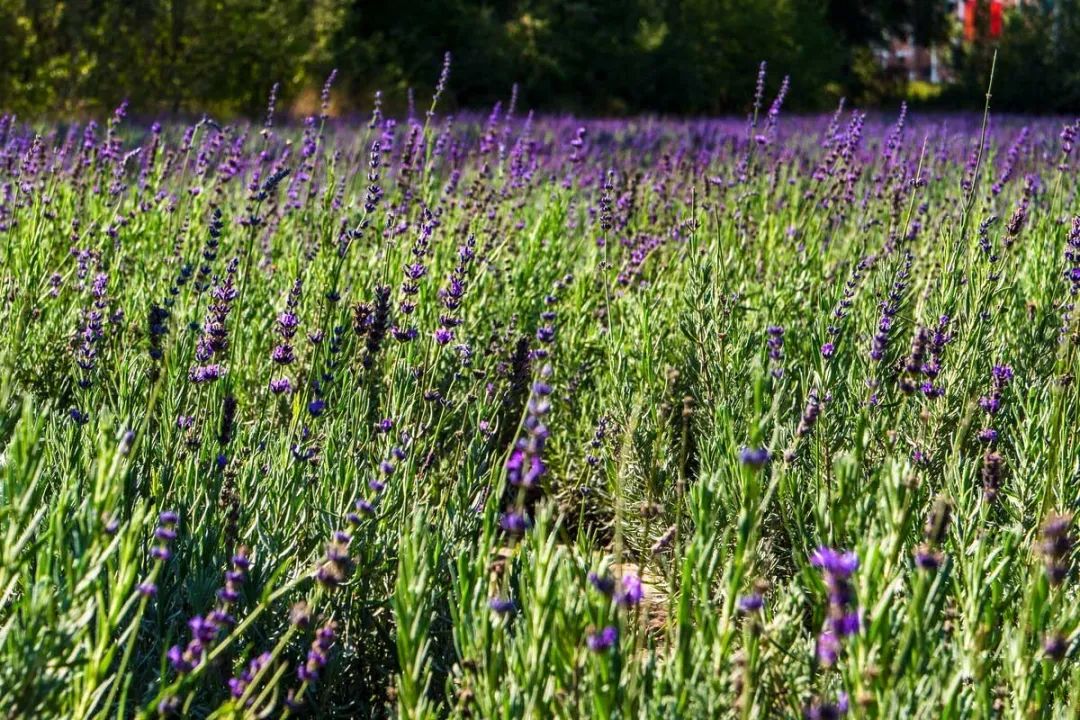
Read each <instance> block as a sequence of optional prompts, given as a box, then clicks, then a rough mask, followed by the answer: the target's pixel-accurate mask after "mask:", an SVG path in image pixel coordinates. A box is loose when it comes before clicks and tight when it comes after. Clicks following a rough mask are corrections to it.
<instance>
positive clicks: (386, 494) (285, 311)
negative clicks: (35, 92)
mask: <svg viewBox="0 0 1080 720" xmlns="http://www.w3.org/2000/svg"><path fill="white" fill-rule="evenodd" d="M764 70H765V69H764V67H763V68H762V75H761V77H760V79H759V84H758V95H757V98H756V99H755V100H754V106H753V107H754V109H753V113H752V115H751V116H750V117H745V116H741V117H736V118H730V119H702V120H675V119H670V120H664V119H655V118H644V117H643V118H638V119H624V120H602V119H591V120H583V119H578V118H573V117H569V116H540V115H533V114H531V113H529V112H528V109H527V108H523V107H518V106H517V103H516V102H515V99H514V98H513V97H508V98H507V101H506V102H505V103H503V104H501V105H497V106H495V107H494V108H493V109H491V110H490V113H482V114H476V115H468V114H462V115H459V116H458V117H450V116H448V115H446V114H445V113H443V112H441V111H440V108H439V105H438V99H439V94H440V93H441V91H442V89H443V87H444V86H445V82H446V77H445V71H444V76H443V78H442V80H441V81H440V83H439V86H438V88H437V90H436V97H435V98H433V99H432V100H431V103H430V109H429V107H428V106H427V103H426V102H425V103H423V104H422V106H421V107H419V108H418V109H416V110H414V111H411V112H410V113H408V115H407V116H402V117H390V116H389V114H384V113H383V112H382V111H381V110H380V109H379V105H378V103H376V110H375V112H374V114H373V115H371V116H370V117H353V118H337V117H330V116H329V112H328V97H329V92H330V82H332V78H331V80H328V81H327V83H328V84H327V88H326V89H325V90H324V94H323V109H322V113H321V114H316V115H313V116H312V117H310V118H308V119H307V120H306V121H305V122H303V123H302V124H301V123H297V122H293V121H286V120H285V119H284V118H282V117H281V114H280V113H275V109H274V98H273V96H271V98H270V106H269V108H268V112H267V114H266V116H265V118H263V119H259V120H255V121H252V122H251V123H233V124H224V123H220V124H219V123H218V122H216V121H214V120H213V119H212V118H209V117H205V118H203V119H202V120H200V121H198V122H195V123H191V124H184V123H181V122H164V123H162V124H158V123H154V124H150V123H149V122H144V121H142V120H137V119H135V118H127V117H125V115H126V109H125V107H123V106H121V107H120V108H118V109H117V110H116V112H115V114H114V115H113V116H112V117H111V118H109V119H108V120H106V121H103V122H101V124H98V123H95V122H89V123H78V124H63V125H60V124H51V125H45V124H40V123H26V122H23V121H22V120H20V119H19V118H17V117H13V116H10V115H8V116H3V118H2V119H0V240H2V242H0V261H2V262H0V288H2V291H3V301H2V303H0V534H2V536H3V545H2V550H0V717H5V718H8V717H10V718H21V717H41V718H46V717H47V718H112V717H120V718H126V717H157V716H159V715H160V716H177V717H197V718H206V717H211V718H239V717H275V718H277V717H327V718H346V717H348V718H354V717H364V718H366V717H401V718H436V717H438V718H441V717H453V718H466V717H472V718H507V719H509V718H523V717H527V718H566V719H577V718H707V717H708V718H711V717H739V718H798V717H805V718H811V719H813V720H819V719H820V720H825V719H827V718H838V717H842V716H848V717H859V718H863V717H865V718H899V717H914V718H935V719H936V718H971V717H978V718H987V717H1003V718H1068V717H1078V716H1080V664H1078V663H1077V656H1078V654H1080V650H1078V648H1077V644H1078V638H1080V603H1078V602H1077V600H1078V597H1080V592H1078V582H1080V578H1077V577H1076V575H1075V573H1074V572H1073V565H1074V564H1075V554H1076V551H1075V535H1076V529H1075V527H1074V523H1073V513H1075V512H1076V511H1077V509H1078V507H1077V506H1078V502H1080V411H1078V409H1077V408H1078V403H1080V386H1078V380H1077V378H1076V375H1077V373H1078V370H1080V317H1078V314H1080V311H1078V310H1077V309H1076V308H1075V307H1074V303H1075V302H1076V298H1077V296H1078V294H1080V173H1078V171H1077V168H1078V167H1080V157H1078V155H1080V151H1077V150H1075V149H1074V144H1075V143H1076V141H1077V134H1078V132H1080V121H1078V120H1077V119H1075V118H1070V117H1065V118H1023V117H1015V116H999V115H997V114H995V113H994V112H993V102H992V100H991V101H990V105H989V112H988V113H986V114H985V115H984V113H983V112H982V108H977V109H974V110H973V112H972V113H971V114H970V115H941V116H935V115H925V114H918V113H911V114H908V113H907V111H906V109H905V108H902V107H901V108H897V109H896V110H894V111H893V112H888V113H872V114H867V113H863V112H861V111H860V110H859V109H857V108H851V107H845V106H843V105H842V106H841V107H840V108H838V109H837V111H836V112H835V114H828V115H824V116H788V115H785V114H784V112H783V99H784V94H785V91H786V89H787V87H788V81H787V79H784V80H783V81H782V82H781V80H780V78H774V77H771V76H767V75H766V74H765V72H764ZM796 80H797V79H796Z"/></svg>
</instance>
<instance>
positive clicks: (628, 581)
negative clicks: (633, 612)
mask: <svg viewBox="0 0 1080 720" xmlns="http://www.w3.org/2000/svg"><path fill="white" fill-rule="evenodd" d="M644 597H645V589H644V588H643V587H642V585H641V578H639V577H638V576H637V575H634V574H633V573H628V574H626V575H623V577H622V588H621V589H620V590H619V591H618V592H617V593H615V602H616V603H617V604H619V605H622V606H623V607H632V606H634V605H637V604H638V603H640V602H641V600H642V598H644Z"/></svg>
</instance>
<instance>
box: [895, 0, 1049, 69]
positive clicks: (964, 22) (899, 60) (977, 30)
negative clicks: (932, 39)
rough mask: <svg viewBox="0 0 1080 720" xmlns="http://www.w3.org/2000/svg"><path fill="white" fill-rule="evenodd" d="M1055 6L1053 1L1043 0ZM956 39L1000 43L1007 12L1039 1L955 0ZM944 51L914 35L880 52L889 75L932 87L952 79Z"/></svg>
mask: <svg viewBox="0 0 1080 720" xmlns="http://www.w3.org/2000/svg"><path fill="white" fill-rule="evenodd" d="M1041 1H1042V2H1043V3H1044V4H1052V0H1041ZM955 2H956V5H955V10H956V20H957V26H956V27H957V29H958V30H960V31H961V33H962V35H961V34H960V33H958V34H957V39H959V37H961V36H962V38H963V41H964V42H975V41H976V40H991V41H993V40H997V39H999V38H1000V37H1001V36H1002V33H1003V32H1004V31H1005V13H1006V12H1007V11H1009V10H1012V9H1013V8H1019V7H1023V6H1025V5H1036V4H1038V3H1039V2H1040V0H955ZM942 54H943V53H942V48H939V47H937V46H935V45H931V46H930V47H926V46H923V45H919V44H917V43H915V41H914V37H913V35H911V34H909V35H908V36H907V37H893V38H890V39H888V41H887V43H886V45H885V46H884V47H883V48H881V49H880V50H879V51H878V58H879V60H880V62H881V67H882V70H884V72H885V73H886V74H888V75H892V76H893V77H896V78H898V79H899V78H902V79H905V80H907V81H908V82H920V81H921V82H927V83H931V84H933V85H939V84H941V83H947V82H950V81H951V80H952V77H951V73H950V71H949V68H948V67H947V64H946V63H945V62H943V58H942Z"/></svg>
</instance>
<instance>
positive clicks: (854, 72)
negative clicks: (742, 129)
mask: <svg viewBox="0 0 1080 720" xmlns="http://www.w3.org/2000/svg"><path fill="white" fill-rule="evenodd" d="M994 49H997V50H998V51H999V56H998V65H997V75H996V77H995V79H994V93H993V94H994V100H993V107H994V109H995V110H996V111H1017V112H1032V113H1035V112H1038V113H1063V112H1075V111H1077V110H1078V109H1080V0H53V1H51V2H50V1H47V0H0V109H2V110H6V111H14V112H17V113H20V114H21V115H23V116H30V117H58V116H59V117H79V116H83V115H91V114H92V115H100V114H102V113H104V112H107V111H108V110H110V109H111V108H113V107H114V106H116V105H117V104H118V103H119V102H120V101H121V100H123V99H128V100H129V101H130V102H131V111H132V112H133V113H135V114H136V115H142V116H150V115H162V114H164V115H184V114H193V113H199V112H203V111H206V112H210V113H213V114H215V115H216V116H218V117H230V116H235V115H249V116H253V117H254V116H259V115H261V114H262V112H263V111H264V110H263V108H265V106H266V101H267V97H268V95H269V92H270V88H271V86H272V85H273V84H274V83H275V82H280V84H281V88H280V91H279V101H278V108H279V111H280V110H286V111H289V112H292V113H293V114H305V113H307V112H309V111H310V110H311V109H312V108H313V107H316V106H317V105H318V96H319V90H320V87H321V85H322V83H323V80H324V78H325V77H326V75H327V73H328V72H329V71H330V69H332V68H338V70H339V74H338V78H337V81H336V82H335V84H334V92H333V106H332V110H333V112H334V113H336V114H349V113H352V112H362V111H364V110H366V109H367V108H369V107H370V106H371V103H372V94H373V93H374V91H375V90H376V89H379V90H382V92H383V96H384V98H385V105H386V107H388V108H389V109H391V110H395V111H400V110H402V109H404V108H405V107H406V105H407V103H408V97H409V94H410V88H411V89H412V92H413V93H414V94H415V96H416V98H418V100H417V104H419V105H420V106H421V108H420V111H421V112H422V111H423V109H424V108H425V107H426V102H427V99H428V98H429V97H430V93H431V89H432V86H433V85H434V83H435V82H436V80H437V78H438V74H439V68H440V66H441V64H442V56H443V53H444V51H446V50H450V51H452V52H453V56H454V62H453V71H452V77H451V82H450V87H449V91H448V93H447V95H446V96H445V101H444V102H445V104H444V108H445V107H449V108H451V109H452V108H455V107H457V108H483V107H487V106H490V105H491V104H493V103H494V102H495V101H496V100H500V99H501V100H504V101H505V100H506V99H507V98H508V97H509V95H510V89H511V86H512V85H513V84H514V83H517V84H518V87H519V98H518V103H519V105H518V106H519V107H527V108H533V109H537V110H549V111H571V112H576V113H591V114H600V115H623V114H630V113H641V112H648V113H660V114H684V115H691V114H721V113H737V112H743V111H745V110H746V108H747V107H748V106H749V104H750V103H751V101H752V97H753V90H754V82H755V79H756V68H757V64H758V62H759V61H760V60H768V62H769V85H770V90H775V86H776V85H778V84H779V82H780V78H781V77H782V76H783V75H784V74H790V75H791V80H792V82H791V92H790V94H789V96H788V105H787V107H789V108H791V109H793V110H796V111H814V110H822V109H828V108H831V107H834V106H835V104H836V102H837V101H838V99H839V98H840V97H846V98H847V99H848V101H849V102H851V103H855V104H857V105H859V106H861V107H864V108H865V107H874V106H895V104H896V103H897V102H899V101H900V100H908V101H909V102H910V103H913V104H916V105H924V106H929V107H934V108H941V109H952V108H964V109H972V108H981V105H982V99H983V95H984V93H985V88H986V82H987V75H988V73H989V69H990V57H991V56H992V54H993V51H994Z"/></svg>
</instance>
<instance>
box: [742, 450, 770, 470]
mask: <svg viewBox="0 0 1080 720" xmlns="http://www.w3.org/2000/svg"><path fill="white" fill-rule="evenodd" d="M771 457H772V456H771V455H770V454H769V451H768V450H766V449H765V448H751V447H743V448H740V449H739V461H740V462H742V464H743V465H748V466H750V467H752V468H755V469H756V468H760V467H763V466H764V465H765V464H766V463H768V462H769V459H770V458H771Z"/></svg>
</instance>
